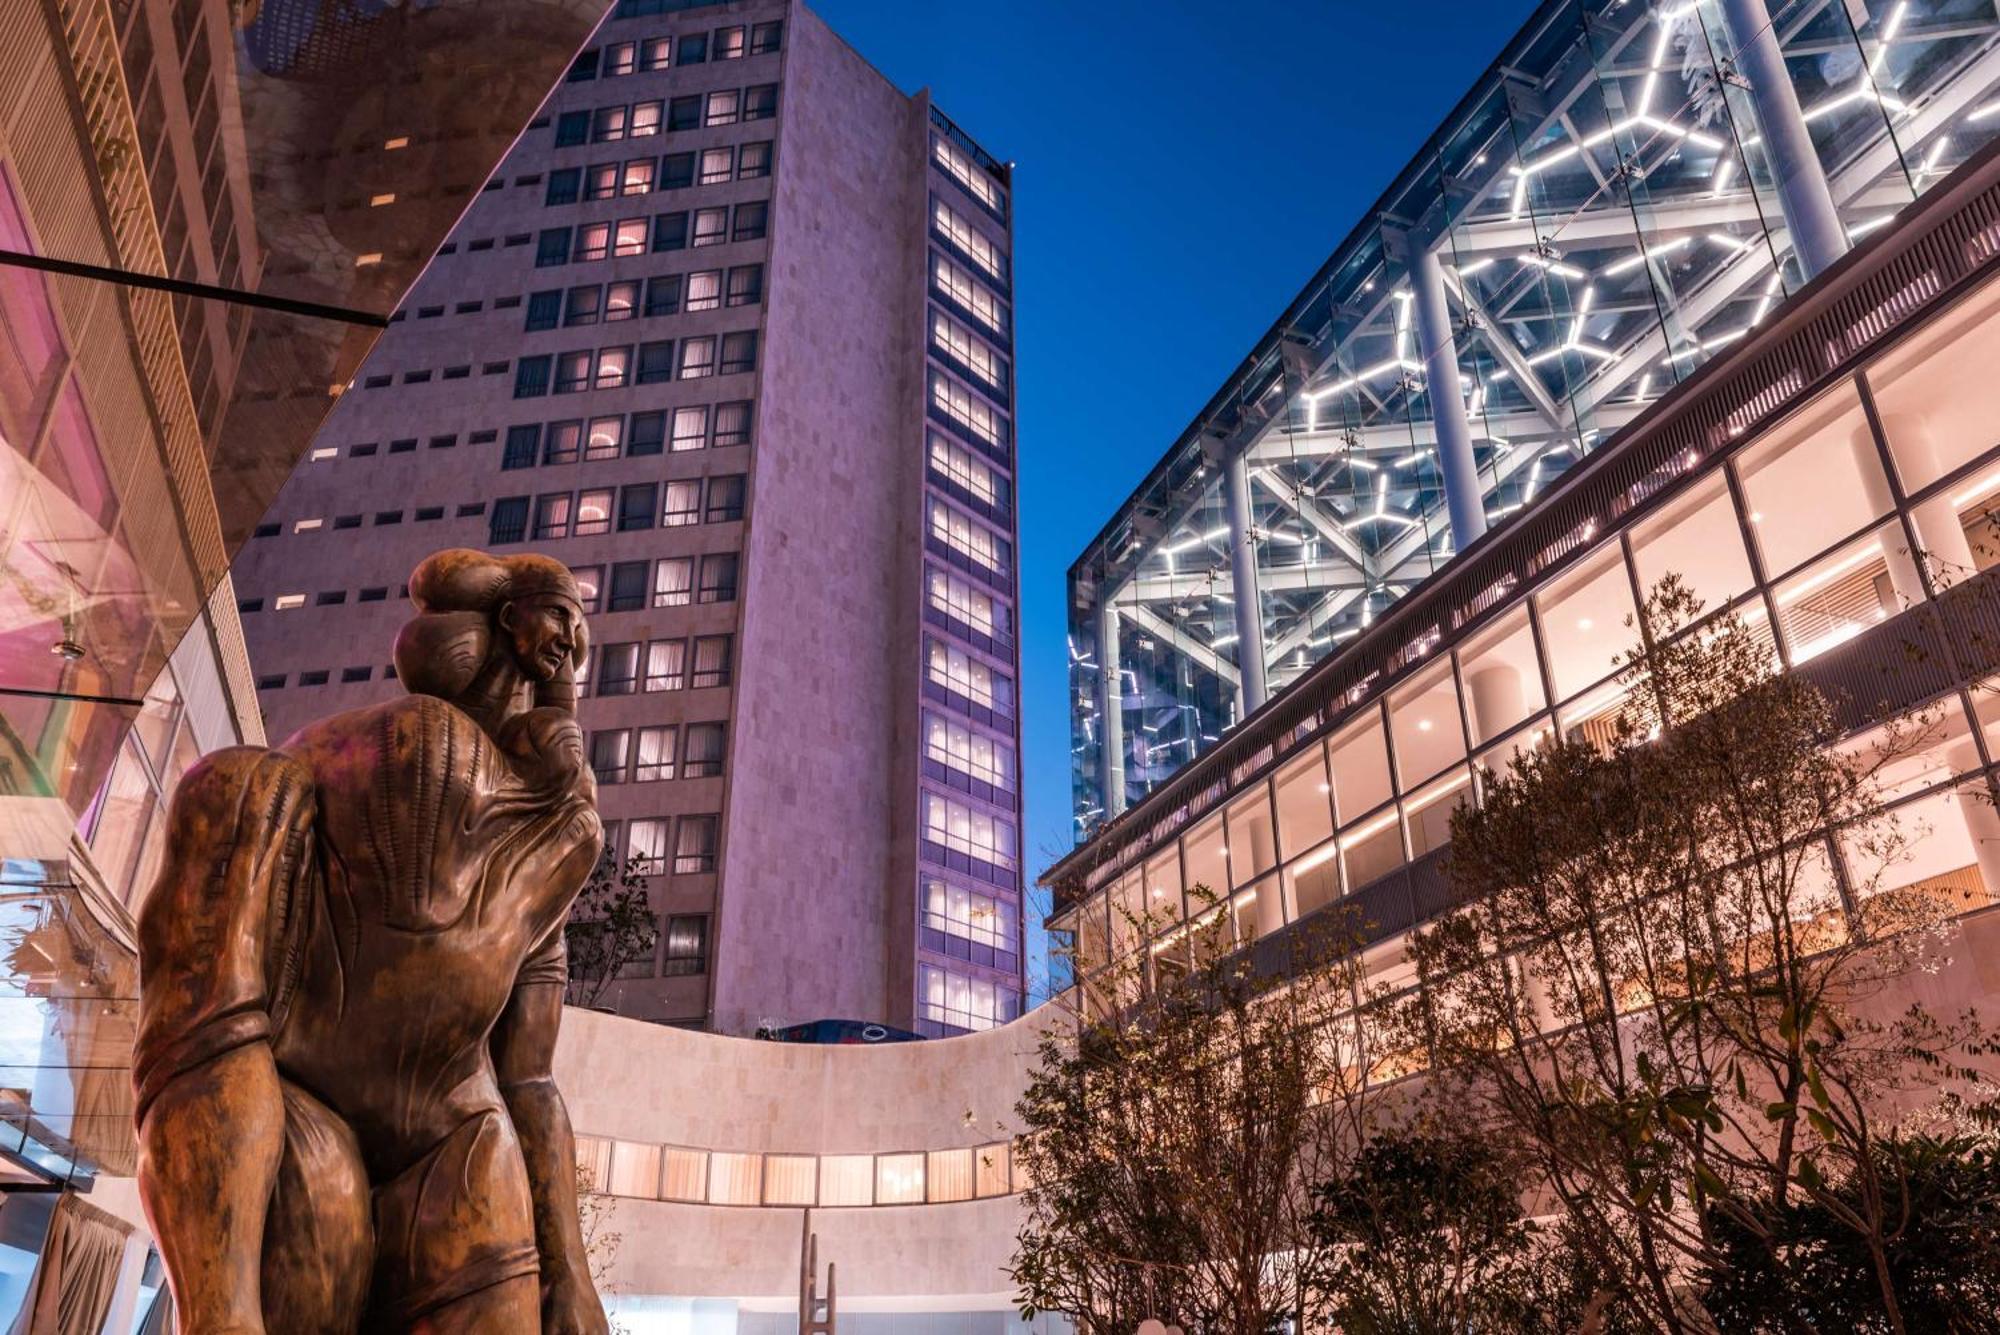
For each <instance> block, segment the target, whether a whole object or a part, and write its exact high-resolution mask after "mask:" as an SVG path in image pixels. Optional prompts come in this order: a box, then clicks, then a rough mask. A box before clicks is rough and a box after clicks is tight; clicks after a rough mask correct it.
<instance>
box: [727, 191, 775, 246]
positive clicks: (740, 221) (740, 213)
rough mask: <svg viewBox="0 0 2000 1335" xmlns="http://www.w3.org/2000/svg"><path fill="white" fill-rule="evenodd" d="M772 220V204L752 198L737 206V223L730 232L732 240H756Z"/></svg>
mask: <svg viewBox="0 0 2000 1335" xmlns="http://www.w3.org/2000/svg"><path fill="white" fill-rule="evenodd" d="M770 220H771V206H770V205H769V204H767V203H765V202H764V201H763V200H761V199H758V200H752V201H750V202H749V203H747V204H738V205H737V206H736V225H735V227H734V229H733V230H731V232H730V234H729V239H730V240H732V241H755V240H757V239H758V238H759V237H761V236H763V235H764V233H765V231H766V230H768V228H769V226H770Z"/></svg>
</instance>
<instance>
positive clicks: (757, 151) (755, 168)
mask: <svg viewBox="0 0 2000 1335" xmlns="http://www.w3.org/2000/svg"><path fill="white" fill-rule="evenodd" d="M770 174H771V141H770V140H768V139H760V140H758V141H757V142H756V143H754V144H744V145H742V146H741V147H739V148H738V149H737V150H736V179H737V180H739V181H750V180H755V179H757V178H759V177H763V176H769V175H770Z"/></svg>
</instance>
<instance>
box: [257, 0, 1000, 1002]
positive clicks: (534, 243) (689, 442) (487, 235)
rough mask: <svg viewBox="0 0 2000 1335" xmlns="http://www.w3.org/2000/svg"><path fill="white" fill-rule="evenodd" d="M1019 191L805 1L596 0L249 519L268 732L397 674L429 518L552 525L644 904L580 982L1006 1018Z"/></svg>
mask: <svg viewBox="0 0 2000 1335" xmlns="http://www.w3.org/2000/svg"><path fill="white" fill-rule="evenodd" d="M1010 195H1011V192H1010V172H1009V169H1008V168H1007V166H1006V165H1004V164H1002V163H1000V162H997V161H995V160H994V159H993V158H992V157H991V156H989V155H988V154H987V153H986V152H984V151H983V150H982V149H981V148H980V147H979V146H978V145H977V144H975V143H973V142H972V141H971V140H970V139H969V138H967V137H966V135H965V134H964V133H963V132H961V131H960V130H959V129H958V128H957V127H956V126H955V125H953V124H952V122H951V121H949V120H948V119H946V118H945V116H944V115H942V114H941V113H940V112H938V111H937V110H936V109H935V108H934V107H932V105H931V101H930V97H929V95H928V94H927V93H924V92H919V93H917V94H916V95H914V96H907V95H905V94H903V93H902V92H900V91H898V90H897V89H896V88H895V87H894V86H892V85H891V84H890V83H889V82H888V81H887V80H885V79H884V78H883V77H882V76H881V75H880V74H879V73H877V72H876V71H875V70H874V69H873V68H872V67H871V66H869V64H868V63H867V62H866V61H865V60H863V59H862V58H861V56H859V55H858V54H856V53H855V52H854V51H853V50H852V49H851V48H850V47H848V46H847V45H846V44H845V43H843V42H842V41H841V40H840V39H839V38H838V37H837V36H835V35H834V34H833V33H832V32H831V31H830V30H829V29H828V28H827V26H826V25H825V23H823V22H822V21H821V20H820V19H819V18H818V17H816V16H815V15H813V14H812V13H811V12H810V11H808V10H807V9H806V8H805V7H804V6H803V5H800V4H798V3H796V0H793V2H792V3H784V2H782V0H761V2H747V3H731V4H699V5H690V4H686V3H671V2H667V3H662V2H661V0H621V2H620V3H619V4H618V5H617V6H616V7H615V8H614V9H613V10H612V12H611V13H610V14H609V15H608V16H607V17H606V18H605V20H604V22H603V23H602V25H601V26H600V27H599V29H598V30H597V33H596V35H595V36H594V37H593V38H592V39H591V41H590V42H589V44H588V45H587V46H586V47H585V48H584V50H583V51H582V52H581V53H580V54H579V55H578V56H577V58H576V61H575V63H574V64H573V66H572V67H571V69H570V71H569V74H568V76H567V78H566V79H565V80H564V82H562V83H561V84H560V85H558V86H557V87H556V89H555V90H554V92H553V93H552V94H551V95H550V96H549V98H548V101H547V103H546V105H545V106H544V107H543V109H542V111H541V113H540V114H538V115H537V116H536V117H535V119H534V120H533V121H532V122H531V123H530V124H529V126H528V127H527V129H526V131H525V132H524V133H523V135H522V136H521V139H520V141H519V142H518V143H517V144H516V146H515V148H514V150H513V151H512V152H511V153H510V154H509V155H508V157H507V158H506V160H505V162H504V163H503V164H502V165H501V167H500V169H499V170H498V171H497V172H496V173H495V174H494V176H493V178H492V179H491V180H490V181H488V182H487V184H486V187H485V189H484V191H482V192H481V193H480V194H479V195H478V196H477V198H476V200H475V202H474V203H473V205H472V206H471V208H470V209H469V210H468V211H467V212H466V214H465V216H464V217H463V218H462V219H461V220H460V222H459V224H458V226H457V227H456V229H455V230H454V231H453V232H452V234H451V237H450V239H449V241H447V243H446V244H445V245H444V246H442V247H441V248H440V249H439V251H438V254H437V257H436V259H435V260H434V261H433V262H432V264H431V266H430V268H429V270H428V271H427V272H426V273H425V274H424V276H423V277H422V278H421V279H420V280H419V281H418V282H417V284H416V285H415V287H414V288H413V289H412V290H411V292H410V294H409V296H408V297H407V298H406V300H405V302H404V305H403V307H402V308H401V310H400V311H399V312H398V313H397V314H396V316H395V320H394V323H392V325H391V326H390V328H389V330H388V331H387V333H386V334H385V335H384V336H383V338H382V340H381V342H380V344H379V345H378V346H377V348H376V349H375V351H374V353H373V355H372V356H371V357H370V358H369V360H368V361H367V363H366V364H365V365H364V366H363V367H362V369H361V372H360V374H358V375H357V376H356V377H355V379H354V381H353V383H352V385H351V386H350V388H349V389H348V391H347V392H346V393H345V394H344V395H343V396H342V398H341V400H340V403H339V406H338V407H337V408H336V410H335V412H334V414H333V416H332V417H331V418H330V419H329V421H328V424H327V426H326V428H325V429H324V431H323V432H322V433H321V435H320V437H319V439H318V440H317V442H316V447H315V448H314V449H313V450H312V451H311V452H310V454H309V456H308V457H307V458H306V459H305V460H304V461H302V462H301V463H300V465H299V467H298V469H297V471H296V473H295V474H294V475H293V476H292V478H291V479H290V481H289V482H288V483H287V484H286V485H285V487H284V490H283V491H282V492H281V494H280V496H279V499H278V501H277V503H276V504H275V505H274V506H273V508H272V509H271V511H270V512H269V513H268V514H267V515H266V516H265V522H264V524H263V525H262V526H261V527H260V528H259V529H258V530H257V533H256V536H255V537H254V538H253V539H252V540H251V541H250V542H249V543H248V544H247V546H246V548H245V551H244V553H243V555H242V556H241V557H240V558H239V559H238V562H237V565H236V572H235V573H236V579H237V591H238V594H239V596H240V600H241V601H240V608H241V612H242V617H243V623H244V626H245V630H246V634H247V636H248V640H249V645H250V649H251V658H252V662H253V665H254V667H255V669H256V672H257V677H258V680H257V685H258V696H259V700H260V702H261V704H262V706H263V709H264V712H265V715H266V718H267V720H268V728H269V731H270V733H271V735H272V736H273V737H283V736H285V735H286V734H288V733H289V732H290V731H292V730H293V729H294V728H296V727H298V726H300V725H301V724H303V723H306V722H308V721H309V720H311V719H314V718H317V717H319V716H321V715H324V714H328V713H331V712H333V711H336V710H340V709H347V708H351V707H353V706H355V705H359V704H363V703H367V702H369V701H371V700H376V699H380V698H383V697H384V696H386V695H389V694H392V693H394V692H396V691H397V690H398V689H399V687H398V685H397V683H396V682H395V681H394V680H393V669H392V668H391V667H390V666H389V662H390V653H389V648H390V645H391V643H392V641H393V640H394V637H395V634H396V631H397V628H398V627H399V626H400V625H401V624H402V623H403V621H404V620H405V619H406V618H407V616H408V615H409V608H408V607H407V605H406V604H405V603H404V601H403V599H404V590H403V587H402V585H403V581H404V580H405V579H406V578H407V576H408V573H409V571H410V569H411V567H412V566H413V565H414V564H415V562H416V561H417V560H418V559H420V558H421V557H422V556H424V555H425V554H426V553H429V552H431V551H434V550H436V549H438V548H441V547H449V546H460V545H462V546H474V547H485V548H490V549H493V550H497V551H509V550H527V549H532V550H536V551H541V552H545V553H547V554H549V555H552V556H556V557H559V558H560V559H562V560H563V561H566V562H567V563H568V564H569V565H570V566H571V568H572V569H574V570H575V571H576V573H577V575H578V577H579V578H580V579H581V580H582V582H583V584H584V586H585V588H586V590H587V591H588V593H589V596H590V597H591V599H592V601H593V605H592V606H591V608H590V609H589V611H590V613H591V634H592V639H593V642H594V645H593V650H592V658H591V662H590V665H589V682H588V686H587V696H586V699H585V701H584V703H583V707H582V722H583V725H584V727H585V729H586V732H587V734H588V740H589V746H590V752H591V759H592V763H593V765H594V766H595V767H596V769H597V772H598V776H599V780H600V784H601V789H600V791H601V799H600V807H601V810H602V812H603V815H604V818H605V822H606V825H607V830H608V832H609V844H610V846H611V847H612V848H614V849H616V850H618V851H619V852H620V853H621V854H622V855H624V856H627V857H636V858H638V859H640V861H641V865H642V867H643V870H644V871H645V872H646V873H647V874H648V876H649V886H650V889H649V893H650V895H651V899H652V904H653V907H654V909H655V910H656V911H657V912H658V913H659V915H660V919H661V931H660V940H659V945H658V948H657V950H656V952H655V955H654V957H653V958H651V959H648V960H643V961H640V962H639V963H637V964H636V965H634V966H633V967H632V968H631V969H630V970H629V971H628V972H629V976H628V977H626V978H624V979H623V980H621V981H620V982H618V983H617V984H616V985H614V987H613V988H612V990H611V991H610V992H609V993H608V994H607V995H606V996H605V998H604V1002H605V1003H607V1004H610V1005H613V1006H615V1007H616V1008H617V1009H619V1010H621V1011H623V1012H625V1013H627V1014H631V1015H636V1016H643V1017H646V1018H651V1019H657V1020H662V1021H669V1022H674V1023H684V1024H690V1025H704V1026H707V1027H711V1028H715V1029H719V1030H723V1031H727V1032H745V1031H748V1030H750V1029H752V1028H754V1027H755V1026H756V1025H758V1024H759V1023H760V1022H765V1021H772V1022H778V1023H792V1022H798V1021H805V1020H811V1019H817V1018H823V1017H842V1018H853V1019H860V1020H866V1021H880V1022H885V1023H888V1024H891V1025H900V1026H908V1027H913V1028H917V1029H920V1030H922V1031H924V1032H927V1033H930V1034H947V1033H954V1032H959V1031H962V1030H967V1029H978V1028H985V1027H988V1026H990V1025H992V1024H994V1023H997V1022H999V1021H1002V1020H1005V1019H1008V1018H1010V1017H1011V1016H1012V1015H1013V1014H1014V1013H1015V1012H1016V1010H1017V1008H1018V1006H1019V1000H1020V995H1021V979H1022V948H1021V894H1020V891H1021V881H1020V868H1019V849H1018V837H1019V836H1018V831H1019V824H1020V822H1019V812H1020V798H1019V782H1018V775H1019V765H1018V760H1017V757H1018V753H1019V725H1018V722H1017V708H1016V682H1017V680H1018V676H1019V672H1018V655H1017V649H1016V639H1015V633H1014V607H1015V603H1016V571H1015V560H1014V552H1015V505H1014V494H1013V480H1012V479H1013V473H1014V468H1013V461H1014V428H1013V393H1014V377H1013V338H1012V332H1013V313H1012V302H1011V266H1010V260H1009V252H1010V250H1011V245H1010V240H1011V229H1010V220H1011V217H1012V201H1011V197H1010Z"/></svg>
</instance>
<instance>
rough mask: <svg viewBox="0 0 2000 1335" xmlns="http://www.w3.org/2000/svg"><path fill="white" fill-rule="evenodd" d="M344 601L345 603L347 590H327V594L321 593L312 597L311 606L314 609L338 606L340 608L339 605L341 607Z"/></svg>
mask: <svg viewBox="0 0 2000 1335" xmlns="http://www.w3.org/2000/svg"><path fill="white" fill-rule="evenodd" d="M346 601H347V590H346V589H329V590H328V591H327V592H325V593H322V594H317V595H315V596H314V598H313V606H314V607H339V606H340V605H341V604H342V603H344V602H346Z"/></svg>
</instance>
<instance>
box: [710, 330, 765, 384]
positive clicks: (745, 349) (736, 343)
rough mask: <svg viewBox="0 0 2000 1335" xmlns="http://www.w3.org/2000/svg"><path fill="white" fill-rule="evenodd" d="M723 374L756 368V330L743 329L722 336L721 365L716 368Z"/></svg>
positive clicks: (732, 373)
mask: <svg viewBox="0 0 2000 1335" xmlns="http://www.w3.org/2000/svg"><path fill="white" fill-rule="evenodd" d="M718 369H719V370H720V372H721V374H723V375H734V374H736V373H737V372H740V371H754V370H756V369H757V331H756V330H754V329H745V330H743V331H741V332H739V333H734V334H724V335H723V336H722V365H721V367H720V368H718Z"/></svg>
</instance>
